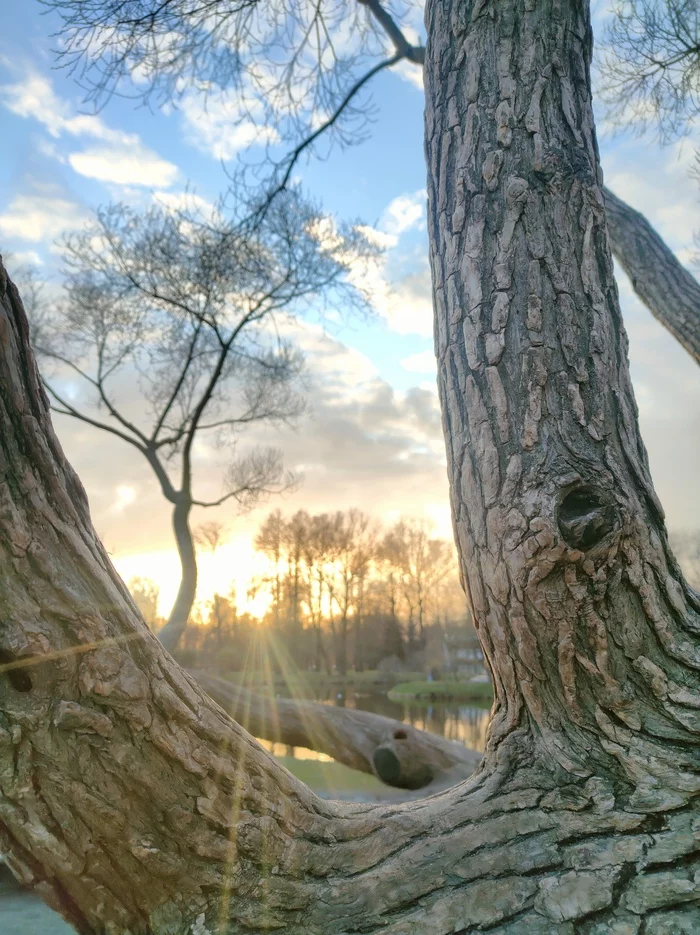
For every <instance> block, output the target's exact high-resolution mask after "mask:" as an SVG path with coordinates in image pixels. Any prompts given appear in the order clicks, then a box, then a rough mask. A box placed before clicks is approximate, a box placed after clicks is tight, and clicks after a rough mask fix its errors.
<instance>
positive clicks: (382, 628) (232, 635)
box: [129, 508, 472, 675]
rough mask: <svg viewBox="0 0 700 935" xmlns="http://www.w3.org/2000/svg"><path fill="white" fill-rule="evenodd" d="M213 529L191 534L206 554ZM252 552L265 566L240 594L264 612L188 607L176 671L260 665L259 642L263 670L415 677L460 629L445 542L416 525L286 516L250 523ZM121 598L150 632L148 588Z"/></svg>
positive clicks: (451, 557)
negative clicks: (450, 632) (430, 649)
mask: <svg viewBox="0 0 700 935" xmlns="http://www.w3.org/2000/svg"><path fill="white" fill-rule="evenodd" d="M222 535H223V533H222V528H221V526H220V525H219V524H216V523H209V524H206V525H205V526H204V527H200V529H199V530H198V536H197V538H198V541H199V544H200V547H208V548H209V549H210V550H212V551H214V550H215V549H216V548H217V547H218V545H219V544H220V543H221V541H222ZM253 547H254V549H255V551H256V552H257V553H258V555H261V556H263V557H264V560H265V567H264V570H263V572H262V573H261V574H258V575H257V576H256V577H255V578H254V579H253V580H252V581H251V583H250V586H249V589H248V594H247V597H248V599H251V598H253V597H256V596H258V595H260V594H264V595H266V596H267V598H268V604H267V608H266V610H265V612H264V613H263V614H262V615H261V616H255V615H254V614H252V613H250V612H249V611H241V609H240V603H241V602H240V599H239V597H238V595H237V594H236V590H235V588H234V587H233V586H231V587H230V588H229V590H228V592H227V593H215V594H213V595H212V597H211V598H210V599H208V600H205V601H199V602H197V603H196V604H195V606H194V609H193V613H192V615H191V618H190V625H189V626H188V629H187V631H186V633H185V637H184V640H183V644H182V647H181V648H180V649H179V651H178V653H179V656H181V657H182V661H183V662H184V663H185V664H187V665H190V666H192V665H202V666H205V667H213V668H218V669H221V670H239V669H242V668H245V667H247V668H259V667H260V665H261V662H260V659H258V660H257V662H256V661H254V660H253V658H252V655H251V654H253V655H255V654H256V653H257V652H258V650H259V644H260V640H261V638H262V639H264V640H265V642H266V643H267V644H268V652H267V658H268V659H269V660H270V663H271V664H272V665H273V667H276V668H278V669H284V668H285V666H292V667H293V668H298V669H313V670H316V671H325V672H327V673H329V674H330V673H332V672H337V673H339V674H342V675H344V674H347V672H348V671H350V670H355V671H362V670H365V669H375V668H377V666H378V665H380V664H381V663H382V662H384V663H385V664H390V663H391V664H395V665H403V666H406V667H410V666H415V667H417V668H422V667H423V664H424V661H425V654H424V653H425V649H426V645H427V643H428V638H429V633H430V631H432V630H434V628H436V627H437V628H443V629H444V628H448V629H449V628H453V627H459V628H462V629H464V628H468V629H472V627H471V613H470V611H469V608H468V604H467V600H466V598H465V595H464V591H463V590H462V587H461V585H460V582H459V577H458V573H457V562H456V554H455V547H454V544H453V542H451V541H448V540H446V539H441V538H439V537H436V536H435V535H434V533H433V528H432V524H431V523H430V522H429V521H427V520H426V519H423V518H416V517H404V518H402V519H400V520H399V521H398V522H396V523H394V524H393V525H391V526H389V527H383V526H382V525H381V524H380V523H379V522H378V521H377V520H376V519H374V518H372V517H371V516H369V515H368V514H366V513H364V512H363V511H362V510H359V509H355V508H353V509H349V510H337V511H334V512H322V513H309V512H308V511H306V510H297V511H296V512H295V513H293V514H291V515H285V514H283V513H282V511H281V510H279V509H276V510H273V511H272V512H270V513H269V514H268V515H267V516H266V517H265V519H264V520H263V521H262V523H261V524H260V526H259V528H258V530H257V533H256V534H255V536H254V539H253ZM129 587H130V590H131V593H132V596H133V598H134V600H135V602H136V604H137V606H138V607H139V609H140V610H141V612H142V613H143V615H144V618H145V619H146V621H147V622H148V623H149V625H150V626H151V628H152V629H156V630H157V629H158V627H159V626H160V625H161V624H162V618H161V617H160V616H159V613H158V602H159V589H158V587H157V585H156V584H155V583H154V582H152V581H150V580H149V579H147V578H134V579H132V580H131V581H130V583H129Z"/></svg>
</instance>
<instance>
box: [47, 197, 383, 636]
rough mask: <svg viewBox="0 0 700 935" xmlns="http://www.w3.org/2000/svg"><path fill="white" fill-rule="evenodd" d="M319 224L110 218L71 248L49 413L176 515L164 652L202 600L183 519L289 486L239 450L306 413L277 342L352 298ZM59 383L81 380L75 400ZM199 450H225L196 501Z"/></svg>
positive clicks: (340, 259) (57, 317)
mask: <svg viewBox="0 0 700 935" xmlns="http://www.w3.org/2000/svg"><path fill="white" fill-rule="evenodd" d="M321 223H322V222H321V218H320V217H319V215H318V213H317V211H316V210H315V209H314V208H312V207H311V206H310V205H308V204H306V203H304V202H303V200H302V199H301V198H300V196H299V195H298V194H297V193H290V194H289V197H285V198H283V199H281V200H276V201H275V204H274V205H273V206H271V207H270V210H269V211H267V212H266V216H265V219H264V220H263V221H262V222H261V223H259V224H257V225H256V227H255V228H254V229H251V228H250V227H249V226H248V225H246V224H245V223H244V222H241V221H240V219H238V220H236V219H233V220H227V219H226V218H225V217H224V216H223V215H222V214H220V213H218V212H212V213H210V212H207V213H206V214H202V213H201V212H194V211H192V210H189V211H184V210H183V211H178V212H171V211H169V210H167V209H166V208H164V207H160V206H155V207H153V208H151V209H150V210H149V211H147V212H146V213H144V214H138V213H135V212H134V211H132V210H131V209H129V208H126V207H124V206H119V205H117V206H113V207H110V208H107V209H104V210H102V211H100V212H99V213H98V215H97V220H96V223H95V224H94V225H93V226H92V227H90V228H88V229H86V230H83V231H81V232H79V233H76V234H74V235H72V236H70V237H68V238H67V240H66V242H65V250H66V256H67V259H66V287H65V293H66V294H65V299H64V301H62V302H61V303H60V304H57V305H56V306H55V307H54V308H53V309H52V312H51V314H50V315H44V317H43V320H42V326H41V328H40V330H39V332H38V334H37V339H36V342H35V343H36V346H37V350H38V352H39V354H40V355H41V357H42V359H43V361H44V367H45V384H46V387H47V389H48V391H49V394H50V395H51V398H52V400H53V408H54V410H55V411H56V412H58V413H61V414H62V415H66V416H70V417H72V418H75V419H78V420H80V421H82V422H84V423H86V424H87V425H90V426H93V427H94V428H97V429H100V430H102V431H105V432H108V433H110V434H111V435H113V436H115V437H117V438H119V439H121V440H122V441H124V442H126V443H128V444H129V445H131V446H132V447H133V448H135V449H136V450H137V451H139V452H140V454H141V455H143V457H144V458H145V459H146V461H147V462H148V464H149V466H150V467H151V469H152V471H153V473H154V474H155V477H156V478H157V480H158V483H159V484H160V488H161V491H162V493H163V496H164V497H165V498H166V499H167V500H168V502H169V503H171V504H172V507H173V529H174V533H175V539H176V542H177V548H178V553H179V556H180V562H181V565H182V579H181V583H180V588H179V591H178V594H177V597H176V600H175V604H174V606H173V609H172V612H171V614H170V617H169V619H168V622H167V624H166V626H165V628H164V629H163V630H162V631H161V639H162V640H163V642H164V644H165V645H166V646H167V647H168V648H170V649H172V648H174V647H175V646H176V645H177V643H178V640H179V638H180V635H181V633H182V631H183V628H184V627H185V625H186V623H187V618H188V615H189V612H190V609H191V607H192V602H193V600H194V596H195V592H196V587H197V562H196V555H195V547H194V541H193V537H192V532H191V528H190V517H191V513H192V509H193V508H194V507H219V506H222V505H223V504H225V503H228V502H232V503H234V504H235V505H236V506H237V508H238V509H239V510H248V509H250V508H252V507H253V506H255V505H256V504H257V503H259V502H260V501H261V499H263V498H265V497H266V496H268V495H269V494H272V493H279V492H282V491H284V490H287V489H289V488H290V487H291V486H292V485H293V484H294V483H295V477H294V475H293V474H291V473H290V472H288V471H285V470H284V468H283V465H282V456H281V452H279V451H278V450H276V449H273V448H268V449H262V448H255V447H253V448H250V449H249V450H248V451H246V452H244V453H240V452H239V448H240V440H241V437H242V436H243V435H244V433H245V432H250V430H251V428H253V427H255V426H256V425H263V424H267V425H277V424H280V423H287V422H289V421H290V420H294V419H295V418H297V417H298V416H299V415H300V414H301V413H302V412H303V408H304V400H303V395H302V390H303V385H302V383H301V382H300V381H301V376H302V368H303V359H302V356H301V354H300V353H299V352H298V351H296V350H295V349H294V347H293V346H292V345H291V344H290V343H289V341H287V340H286V339H285V338H284V337H283V330H284V325H285V324H286V323H287V322H288V321H289V320H290V317H291V316H293V315H294V314H295V313H297V314H298V313H303V311H304V309H305V308H307V307H308V304H309V303H311V302H313V301H319V300H321V301H323V299H324V297H325V298H326V299H327V298H328V297H329V295H330V294H331V293H332V292H333V291H334V290H335V292H336V293H338V292H340V293H344V297H345V298H349V299H351V300H352V299H353V298H357V297H358V296H359V294H358V293H357V292H356V291H355V290H353V289H351V287H350V286H346V285H345V283H344V279H343V276H344V273H345V271H346V261H349V258H350V257H352V256H356V255H357V251H358V250H361V249H364V247H363V241H362V238H361V236H360V235H359V234H358V233H357V232H356V231H353V230H351V229H350V230H348V231H347V232H346V233H343V232H340V231H339V232H338V234H337V239H335V240H334V241H333V246H332V248H329V246H328V243H327V242H324V241H323V237H322V235H321V233H320V227H319V225H320V224H321ZM367 249H369V247H368V248H367ZM343 251H345V252H343ZM336 297H338V296H336ZM49 364H53V365H54V367H53V370H54V371H55V373H54V374H53V375H50V370H49V366H48V365H49ZM65 378H70V379H73V380H77V382H78V385H79V387H80V393H81V395H80V399H79V402H76V401H75V400H74V398H72V397H71V396H69V394H68V393H67V392H66V391H65V390H64V388H63V387H64V381H65ZM204 437H208V438H209V440H210V443H212V444H214V445H216V446H218V447H220V448H223V449H225V450H226V451H227V452H228V457H229V463H228V466H227V467H226V469H225V473H224V482H223V487H222V489H221V491H220V492H219V493H212V492H208V493H207V494H202V493H198V492H197V491H196V490H195V486H194V481H195V476H196V467H195V465H196V454H195V442H196V441H197V440H200V439H203V438H204Z"/></svg>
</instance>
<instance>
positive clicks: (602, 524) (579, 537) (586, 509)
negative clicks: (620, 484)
mask: <svg viewBox="0 0 700 935" xmlns="http://www.w3.org/2000/svg"><path fill="white" fill-rule="evenodd" d="M557 513H558V523H559V531H560V532H561V534H562V536H563V537H564V541H565V542H566V543H567V544H568V545H570V546H571V547H572V548H574V549H581V550H583V551H585V550H586V549H591V548H593V546H594V545H597V544H598V543H599V542H600V541H601V540H602V539H604V538H605V536H607V535H608V533H611V532H612V531H613V530H614V529H616V528H617V525H618V520H617V508H616V506H615V505H614V504H613V503H612V502H611V500H610V498H609V497H608V496H607V495H606V494H605V493H604V492H603V491H601V490H598V489H596V488H595V487H592V486H582V487H576V488H575V489H574V490H571V491H569V493H567V494H566V496H565V497H564V498H563V500H562V501H561V503H560V504H559V509H558V511H557Z"/></svg>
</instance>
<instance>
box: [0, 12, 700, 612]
mask: <svg viewBox="0 0 700 935" xmlns="http://www.w3.org/2000/svg"><path fill="white" fill-rule="evenodd" d="M594 8H595V10H596V15H597V21H598V22H599V21H600V19H601V18H603V17H604V16H605V15H606V9H607V4H606V3H604V2H598V3H596V4H594ZM3 27H4V28H3V34H2V37H1V38H0V119H1V120H2V133H0V139H1V140H2V142H0V147H1V152H2V158H1V159H0V249H2V252H3V253H5V252H12V253H13V254H14V255H15V258H16V259H15V262H17V260H23V261H32V262H36V263H38V265H39V269H40V271H41V274H42V275H45V276H48V277H49V278H51V277H55V276H56V274H57V270H58V268H59V264H60V255H59V254H58V252H57V251H56V249H55V247H53V246H52V244H53V242H54V241H55V238H56V237H57V236H58V235H59V234H60V232H61V231H62V230H64V229H71V228H72V227H75V226H77V225H80V224H81V223H84V221H85V219H86V218H89V215H90V212H91V211H92V210H94V208H95V207H97V206H98V205H101V204H105V203H107V202H109V201H110V200H124V201H127V202H129V203H132V204H137V205H146V204H148V203H149V202H150V200H151V199H152V198H153V197H154V194H157V193H160V196H161V197H166V198H167V197H170V198H176V197H178V196H180V195H181V194H182V193H183V192H184V190H185V188H186V186H188V185H189V186H190V188H191V189H192V190H194V191H195V192H196V194H197V195H199V196H200V197H202V198H204V199H207V200H210V201H213V200H215V199H216V197H217V195H218V194H219V193H220V191H221V190H222V189H223V188H224V187H225V185H226V178H225V175H224V172H223V169H222V166H221V158H222V156H225V157H229V158H231V159H233V158H234V157H235V154H236V150H237V146H238V143H239V140H240V132H239V130H238V129H237V128H236V126H235V125H234V123H233V121H231V120H229V119H227V114H226V110H225V108H224V107H222V106H221V105H220V102H219V101H218V100H214V101H213V102H211V101H210V103H209V105H208V106H205V102H204V100H203V99H202V98H199V97H197V96H196V95H190V96H189V97H186V99H185V100H184V101H183V104H182V106H181V107H180V108H179V109H171V108H168V109H166V110H164V111H163V110H158V109H154V110H149V109H146V108H144V107H143V106H138V105H137V104H135V102H134V101H132V100H125V99H120V98H116V97H114V98H112V99H111V100H110V101H109V102H108V103H107V104H106V106H105V107H104V108H103V109H102V110H101V111H100V112H99V113H98V114H93V113H91V111H90V110H89V109H86V108H85V107H84V106H83V105H82V103H81V101H82V93H81V90H80V88H79V87H78V86H77V84H76V82H75V81H74V79H73V78H72V77H71V76H70V75H69V74H67V73H66V72H64V71H61V70H56V69H54V68H53V64H54V58H53V55H52V52H51V49H52V46H53V45H54V44H55V41H54V40H53V39H52V38H51V34H52V33H53V32H54V31H55V30H56V28H57V27H58V21H57V18H56V17H55V15H54V14H48V15H42V13H41V7H40V6H39V4H38V3H36V2H35V0H28V2H25V3H22V4H10V5H8V6H7V9H6V10H5V11H4V15H3ZM372 99H373V102H374V105H375V114H376V121H375V123H374V124H373V126H372V127H371V134H370V138H369V139H368V140H367V141H366V142H363V143H362V144H360V145H357V146H354V147H350V148H348V149H346V150H344V151H342V150H341V149H339V148H336V149H335V150H333V151H332V152H331V153H330V155H328V158H326V159H323V160H315V161H312V162H309V163H307V164H302V165H301V166H300V169H299V173H298V174H299V176H300V177H301V179H302V181H303V183H304V185H305V186H306V187H307V189H308V190H309V191H310V193H311V194H312V195H313V196H314V197H316V198H318V199H320V200H321V201H322V203H323V205H324V208H325V210H327V211H328V212H330V213H333V214H335V215H336V216H337V217H338V218H341V219H352V218H361V219H362V220H363V222H364V223H366V224H368V225H372V226H374V227H375V228H376V229H377V230H378V231H380V232H381V233H382V234H383V235H384V237H385V240H386V242H387V243H388V244H390V245H391V246H390V249H389V250H388V252H387V255H386V261H385V263H384V264H382V265H380V267H379V268H378V269H377V270H376V293H375V298H376V311H375V315H374V317H373V319H372V320H369V321H366V320H362V321H360V320H357V319H354V320H353V319H351V320H349V321H343V323H336V324H334V323H333V322H330V323H329V325H328V329H327V331H326V332H325V333H323V332H321V331H320V330H319V329H318V328H317V327H311V326H309V327H307V328H304V329H302V330H301V331H300V332H299V334H298V335H297V337H298V340H299V343H300V344H301V346H302V347H303V348H304V349H305V351H306V353H307V357H308V359H309V368H310V372H311V375H312V377H313V381H314V383H313V386H314V390H313V393H312V404H313V405H312V407H311V409H312V411H311V413H310V416H309V417H308V418H307V419H306V420H304V422H303V423H302V424H300V425H299V427H298V428H297V430H296V431H294V432H285V433H282V435H281V436H280V437H279V438H275V439H274V441H275V442H280V443H281V444H282V446H283V448H284V450H285V453H286V458H287V462H288V463H289V464H290V466H295V467H301V468H302V469H303V470H304V472H305V474H306V482H305V484H304V485H303V486H302V487H301V488H300V490H299V491H298V492H297V493H296V494H294V495H293V496H292V497H289V498H287V500H285V501H284V502H282V503H281V506H282V507H283V509H285V510H294V509H297V508H299V507H307V508H309V509H335V508H347V507H351V506H360V507H362V508H364V509H366V510H367V511H368V512H372V513H375V514H376V515H377V516H378V517H380V518H382V519H384V520H385V521H390V520H392V519H395V518H397V517H398V516H399V515H400V514H401V513H409V514H422V513H425V514H426V515H428V516H430V517H432V518H433V519H435V521H436V522H437V528H438V531H439V532H440V533H442V534H449V510H448V507H447V487H446V481H445V470H444V455H443V442H442V437H441V429H440V420H439V412H438V409H437V401H436V397H435V392H434V365H433V359H432V338H431V330H432V323H431V311H430V299H429V295H430V293H429V277H428V267H427V239H426V231H425V216H424V210H423V201H424V189H425V167H424V161H423V141H422V112H423V96H422V91H421V88H420V81H419V79H418V76H417V74H416V73H415V71H413V72H412V71H411V69H410V67H409V68H407V69H404V72H403V74H402V75H398V74H395V73H389V72H384V73H383V74H381V75H379V76H378V77H377V78H376V79H375V82H374V84H373V86H372ZM598 119H599V131H601V151H602V159H603V167H604V171H605V174H606V180H607V183H608V184H609V185H610V187H611V188H613V190H615V191H616V192H617V193H618V194H619V195H620V196H621V197H623V198H625V200H627V201H628V202H629V203H631V204H632V205H633V206H634V207H636V208H638V209H639V210H642V211H643V212H644V213H645V214H646V215H647V216H648V217H649V219H650V220H651V221H652V222H653V223H654V224H655V225H656V226H657V228H658V230H659V232H660V233H661V234H662V236H664V237H665V238H666V240H667V242H668V243H669V244H670V245H671V246H672V247H673V248H674V249H675V250H677V251H678V254H679V256H680V257H681V259H682V260H683V261H684V262H687V261H689V260H690V259H691V256H692V253H693V251H694V249H695V247H694V242H693V234H694V231H695V230H696V229H697V228H700V212H699V211H698V197H699V195H700V191H699V190H698V186H697V183H696V182H694V181H691V180H689V177H688V169H689V167H690V165H691V163H692V159H693V152H694V146H693V140H692V139H691V140H688V141H685V143H684V144H682V145H681V144H674V145H673V146H672V147H669V148H666V149H662V148H660V147H659V146H658V145H656V144H655V143H654V142H653V141H652V140H650V139H647V138H637V137H635V136H633V135H630V134H628V135H623V136H617V137H615V136H613V135H611V134H609V133H608V132H607V128H606V124H605V115H604V113H602V112H601V113H599V114H598ZM373 282H374V280H373ZM620 288H621V294H622V299H623V311H624V313H625V320H626V323H627V327H628V331H629V334H630V344H631V351H630V356H631V364H632V373H633V378H634V382H635V388H636V392H637V397H638V402H639V406H640V412H641V418H642V429H643V433H644V436H645V440H646V442H647V445H648V447H649V452H650V459H651V465H652V471H653V474H654V479H655V482H656V484H657V488H658V489H659V492H660V496H661V499H662V502H663V503H664V504H665V506H666V509H667V512H668V518H669V525H670V526H671V527H672V528H678V529H680V528H690V527H691V526H693V525H697V516H698V515H699V510H698V508H699V507H700V493H698V487H697V484H696V482H695V476H696V473H697V465H698V456H699V455H700V440H699V439H700V432H699V431H698V429H699V428H700V376H699V372H698V368H697V367H695V366H694V365H693V363H692V361H691V360H690V358H689V357H688V355H687V354H686V353H685V352H684V351H683V350H682V349H681V348H680V347H679V346H678V345H677V343H676V342H675V341H674V340H673V338H671V337H670V335H668V334H667V333H666V332H665V331H664V329H663V328H661V326H660V325H658V324H657V323H656V322H655V321H654V319H653V318H652V317H651V315H649V313H648V312H647V311H646V310H645V309H643V308H642V307H641V306H640V305H639V303H638V302H637V301H636V300H635V299H634V297H633V295H632V292H631V289H630V287H629V284H628V283H627V282H626V281H625V280H624V278H622V277H620ZM56 424H57V430H58V432H59V436H60V437H61V439H62V441H63V443H64V446H65V448H66V450H67V452H68V454H69V457H70V458H71V460H72V461H73V463H74V464H75V466H76V468H77V469H78V472H79V473H80V475H81V477H82V478H83V481H84V483H85V485H86V487H87V490H88V493H89V495H90V499H91V504H92V511H93V518H94V520H95V524H96V526H97V529H98V531H99V532H100V533H101V534H102V536H103V538H105V541H106V543H107V546H108V548H110V549H111V550H112V552H113V554H114V557H115V560H116V562H117V565H118V567H120V569H121V570H122V572H123V574H124V575H125V576H126V577H129V576H130V575H131V574H132V573H146V574H149V575H151V576H152V577H154V578H156V579H157V580H158V581H159V582H160V583H161V585H162V587H163V593H164V600H165V601H166V602H167V597H168V595H169V594H170V593H171V591H172V587H171V586H170V582H171V581H172V580H173V579H174V578H176V572H177V562H176V559H175V556H174V553H173V552H172V545H171V542H170V531H169V522H168V513H167V508H166V507H165V505H164V504H163V503H162V502H161V498H160V495H159V493H158V491H157V489H156V487H155V483H154V482H153V481H152V480H151V478H150V475H149V473H148V470H147V468H146V467H145V466H144V465H142V464H140V463H139V462H138V460H137V459H136V458H135V457H134V456H133V455H132V454H131V452H129V451H122V449H121V448H120V447H119V445H120V443H119V442H118V441H115V442H112V441H111V440H109V439H104V438H100V439H96V438H95V437H94V434H92V430H90V429H84V428H82V427H81V426H78V425H76V424H75V423H71V422H70V420H66V419H58V420H57V423H56ZM201 454H202V457H201V467H200V471H201V474H202V478H203V482H204V483H210V484H211V485H215V484H216V479H217V477H218V472H220V465H219V464H218V463H217V461H216V457H214V456H213V455H212V453H211V452H206V451H203V452H202V453H201ZM144 517H148V519H147V520H145V519H144ZM692 517H695V520H693V519H692ZM211 518H213V517H212V516H210V515H208V514H207V515H206V516H202V517H201V518H199V519H200V521H203V520H207V519H211ZM216 518H218V519H221V520H222V521H224V522H226V524H227V526H228V527H229V529H230V536H231V539H230V543H229V546H228V547H227V548H224V549H223V550H222V551H221V553H220V554H219V556H218V557H217V558H216V560H214V558H215V557H208V558H207V559H205V560H204V562H203V585H202V591H201V596H202V597H204V596H206V594H207V593H208V591H210V590H212V589H213V588H214V587H217V588H219V589H221V588H223V587H224V585H223V584H222V582H221V578H222V577H223V576H225V575H228V576H230V577H238V579H239V580H242V579H244V578H245V577H246V576H247V575H248V574H249V572H250V567H251V566H250V560H249V559H248V558H247V555H248V554H249V551H250V549H249V541H250V535H251V530H252V529H253V527H254V526H255V525H256V524H257V523H258V522H259V521H260V519H261V518H262V514H261V513H257V514H253V515H252V516H248V517H245V518H237V517H234V516H232V515H230V514H226V515H224V514H222V515H221V516H218V517H216Z"/></svg>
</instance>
